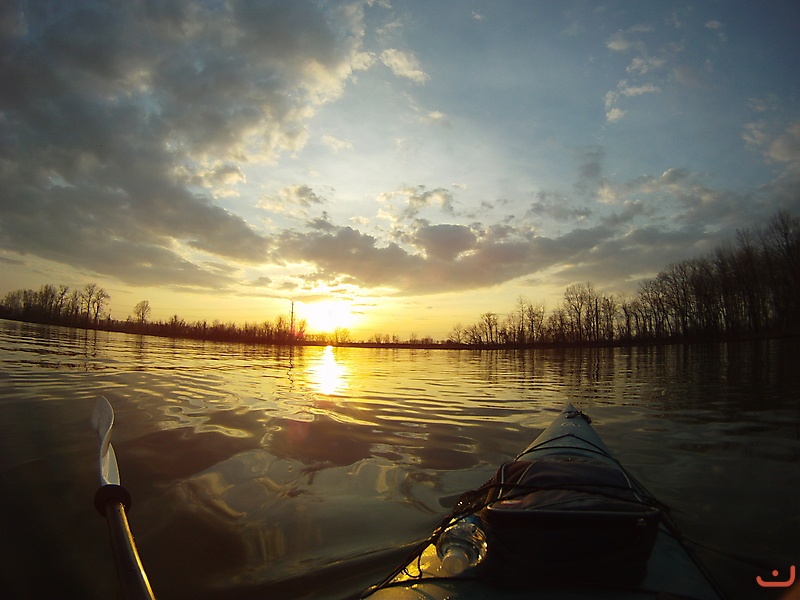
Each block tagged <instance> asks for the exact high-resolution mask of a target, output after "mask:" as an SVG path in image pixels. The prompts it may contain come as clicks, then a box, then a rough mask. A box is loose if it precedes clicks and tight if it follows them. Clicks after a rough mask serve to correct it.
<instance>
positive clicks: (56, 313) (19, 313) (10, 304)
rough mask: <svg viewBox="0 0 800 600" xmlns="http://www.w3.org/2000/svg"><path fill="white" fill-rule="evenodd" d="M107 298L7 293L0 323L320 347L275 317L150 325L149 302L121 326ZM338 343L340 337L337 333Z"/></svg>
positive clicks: (61, 289) (89, 287)
mask: <svg viewBox="0 0 800 600" xmlns="http://www.w3.org/2000/svg"><path fill="white" fill-rule="evenodd" d="M110 299H111V296H110V295H109V294H108V293H107V292H106V291H105V290H104V289H103V288H101V287H99V286H98V285H97V284H96V283H88V284H86V285H85V286H83V287H82V288H78V289H70V288H69V286H66V285H59V286H55V285H52V284H45V285H43V286H41V288H39V289H38V290H16V291H13V292H8V293H7V294H6V295H5V297H4V298H3V300H2V302H0V318H6V319H16V320H20V321H28V322H33V323H43V324H49V325H65V326H69V327H85V328H90V329H103V330H108V331H120V332H124V333H139V334H145V335H158V336H163V337H175V338H194V339H205V340H215V341H224V342H249V343H264V344H291V343H298V342H301V341H308V342H310V343H317V342H322V341H325V340H319V339H317V336H307V335H306V331H305V330H306V322H305V320H303V319H301V320H299V321H297V322H295V321H294V320H293V319H292V318H290V317H286V316H283V315H281V316H278V317H277V318H276V319H275V320H274V321H272V322H270V321H264V322H263V323H258V324H251V323H245V324H244V325H239V324H236V323H222V322H220V321H215V322H213V323H208V321H205V320H203V321H195V322H191V323H190V322H187V321H186V320H185V319H183V318H181V317H179V316H178V315H173V316H172V317H171V318H170V319H168V320H166V321H161V320H159V321H151V320H150V313H151V311H152V309H151V306H150V302H149V301H148V300H142V301H140V302H138V303H137V304H136V305H135V306H134V307H133V313H132V314H131V315H130V316H128V318H127V319H126V320H124V321H120V320H115V319H112V318H111V315H110V314H109V313H108V311H107V308H108V303H109V301H110ZM337 335H338V336H339V337H337V339H341V337H342V335H343V334H342V333H341V332H338V333H337Z"/></svg>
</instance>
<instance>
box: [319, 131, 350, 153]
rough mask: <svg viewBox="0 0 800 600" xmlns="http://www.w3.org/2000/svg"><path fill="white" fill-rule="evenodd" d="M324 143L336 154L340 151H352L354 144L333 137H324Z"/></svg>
mask: <svg viewBox="0 0 800 600" xmlns="http://www.w3.org/2000/svg"><path fill="white" fill-rule="evenodd" d="M322 143H323V144H325V145H326V146H328V147H329V148H330V149H331V150H333V151H334V152H339V151H340V150H352V149H353V143H352V142H348V141H346V140H340V139H339V138H336V137H334V136H332V135H323V136H322Z"/></svg>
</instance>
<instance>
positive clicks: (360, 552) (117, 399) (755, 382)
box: [0, 321, 800, 600]
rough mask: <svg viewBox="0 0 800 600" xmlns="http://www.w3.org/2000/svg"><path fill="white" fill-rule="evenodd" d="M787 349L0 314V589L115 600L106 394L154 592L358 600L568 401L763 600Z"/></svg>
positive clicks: (780, 529)
mask: <svg viewBox="0 0 800 600" xmlns="http://www.w3.org/2000/svg"><path fill="white" fill-rule="evenodd" d="M799 350H800V341H798V340H776V341H772V342H760V343H752V344H737V345H706V346H691V347H683V346H667V347H658V348H630V349H629V348H616V349H596V350H587V349H583V350H547V351H538V350H537V351H518V352H504V351H483V352H473V351H464V350H461V351H455V350H453V351H451V350H407V349H404V350H388V349H381V350H372V349H346V348H336V349H331V348H327V349H325V348H295V349H294V351H293V352H291V353H290V352H289V350H288V349H276V348H271V347H256V346H245V345H230V344H216V343H208V342H198V341H186V340H177V341H176V340H168V339H161V338H153V337H142V336H130V335H123V334H114V333H105V332H86V331H81V330H72V329H65V328H57V327H45V326H38V325H28V324H21V323H15V322H9V321H0V432H2V434H1V435H0V485H1V486H2V488H1V490H2V493H1V494H0V514H2V516H3V534H2V536H0V574H1V575H2V581H3V595H4V597H11V598H43V597H53V598H55V597H82V598H87V599H92V598H113V597H115V594H116V576H115V571H114V565H113V562H112V559H111V555H110V545H109V540H108V533H107V530H106V528H105V522H104V520H103V519H102V518H101V517H100V516H99V515H98V514H97V513H96V512H95V511H94V508H93V505H92V498H93V494H94V491H95V489H96V487H97V483H98V482H97V461H98V459H97V452H98V447H97V442H96V440H95V437H94V434H93V432H92V430H91V426H90V416H91V412H92V408H93V406H94V402H95V399H96V397H97V395H98V394H103V395H105V396H106V397H107V398H108V399H109V400H110V401H111V403H112V405H113V406H114V409H115V412H116V423H115V425H114V433H113V442H114V446H115V448H116V451H117V457H118V459H119V466H120V472H121V476H122V481H123V483H124V484H125V486H126V487H127V488H128V489H129V490H130V492H131V493H132V495H133V499H134V503H133V507H132V509H131V511H130V513H129V518H130V521H131V526H132V528H133V530H134V534H135V536H136V540H137V543H138V546H139V550H140V553H141V555H142V559H143V561H144V564H145V566H146V568H147V570H148V573H149V576H150V580H151V582H152V584H153V586H154V588H155V590H156V593H157V594H158V596H159V598H160V599H162V600H165V599H166V600H169V599H178V598H192V599H201V598H342V597H346V596H348V595H349V594H353V593H354V592H357V591H359V590H360V589H362V588H364V587H367V586H368V585H370V584H371V583H374V582H375V581H377V580H379V579H381V578H382V576H383V575H385V574H386V573H387V572H388V571H389V570H391V567H393V566H394V565H395V562H396V561H397V560H399V557H401V556H402V549H403V547H405V546H406V545H407V544H409V543H411V542H413V541H415V540H416V539H418V538H421V537H425V536H426V535H427V533H428V532H429V530H430V527H431V524H432V523H434V522H436V521H438V520H439V518H440V517H441V515H443V514H444V513H445V512H446V511H447V507H446V506H444V505H446V504H447V501H446V499H447V498H448V497H450V496H452V495H454V494H458V493H459V492H461V491H463V490H464V489H466V488H469V487H475V486H477V485H480V484H481V483H483V482H484V481H485V480H486V479H488V478H489V477H490V476H491V475H492V474H493V473H494V471H495V469H496V468H497V466H498V465H499V463H501V462H502V461H504V460H507V459H509V458H510V457H513V456H514V455H515V454H516V453H517V452H519V451H520V450H521V449H522V448H524V447H525V446H526V445H527V444H528V442H530V441H531V440H532V439H533V438H534V437H535V436H536V435H537V434H538V433H539V432H540V431H541V430H542V429H543V428H544V427H545V426H546V425H547V424H549V423H550V421H551V420H552V419H553V417H554V416H555V414H556V413H557V412H558V411H559V410H560V408H561V406H562V405H563V403H564V402H565V401H568V400H569V401H572V402H573V403H574V404H575V405H576V406H578V407H579V408H581V409H583V410H585V411H586V412H588V413H589V414H590V415H591V416H592V418H593V420H594V424H595V426H596V428H597V430H598V431H599V433H600V435H601V436H602V437H603V439H604V440H605V441H606V443H607V445H608V446H609V447H610V448H611V449H612V450H613V451H614V452H615V453H616V455H617V457H618V458H619V459H620V460H621V461H622V462H623V463H624V464H625V465H627V466H628V467H629V469H630V470H631V471H633V472H634V474H636V475H637V476H638V477H639V479H640V480H642V482H643V483H644V484H645V485H646V486H647V487H648V488H650V490H651V491H652V492H653V493H654V494H655V495H656V496H657V497H659V498H660V499H661V500H662V501H664V502H666V503H667V504H669V505H670V506H671V507H672V508H673V516H674V518H675V520H676V521H677V522H678V524H679V525H680V526H681V528H682V529H683V531H684V533H685V534H686V535H687V536H688V537H689V538H691V539H693V540H695V541H696V542H698V543H700V544H702V545H703V546H708V547H711V548H713V549H715V550H717V551H719V552H717V551H710V550H707V549H703V548H701V549H700V552H701V557H702V558H703V559H704V561H705V562H706V563H707V564H708V566H709V568H711V569H712V571H713V572H714V574H715V575H716V576H717V578H718V579H719V580H720V582H721V583H722V584H723V585H724V586H726V587H727V589H728V591H729V593H730V595H731V597H733V598H743V599H744V598H748V599H750V598H775V597H778V595H777V594H776V590H774V589H773V590H766V589H763V588H759V587H758V586H757V585H756V583H755V577H756V575H762V576H764V577H765V578H768V577H769V576H770V571H771V570H772V569H773V568H775V569H781V570H782V571H781V572H787V570H788V567H789V565H791V564H795V565H798V563H800V508H799V507H800V469H798V463H800V383H798V378H797V374H798V367H800V360H798V358H797V357H798V356H800V354H798V351H799ZM443 499H444V500H443ZM799 566H800V565H799Z"/></svg>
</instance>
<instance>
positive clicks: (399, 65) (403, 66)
mask: <svg viewBox="0 0 800 600" xmlns="http://www.w3.org/2000/svg"><path fill="white" fill-rule="evenodd" d="M381 61H382V62H383V64H384V65H386V66H387V67H389V68H390V69H391V70H392V73H394V74H395V75H397V76H398V77H405V78H406V79H410V80H411V81H413V82H414V83H416V84H417V85H423V84H424V83H425V82H426V81H428V79H430V77H429V76H428V74H427V73H425V71H423V70H422V69H420V68H419V61H418V60H417V57H416V56H414V54H413V53H411V52H403V51H401V50H396V49H394V48H389V49H387V50H384V51H383V52H381Z"/></svg>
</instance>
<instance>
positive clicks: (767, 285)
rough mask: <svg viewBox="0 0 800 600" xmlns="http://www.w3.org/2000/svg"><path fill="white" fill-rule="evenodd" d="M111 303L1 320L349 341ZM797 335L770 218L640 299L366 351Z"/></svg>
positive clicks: (594, 301)
mask: <svg viewBox="0 0 800 600" xmlns="http://www.w3.org/2000/svg"><path fill="white" fill-rule="evenodd" d="M109 300H110V296H109V294H108V293H107V292H106V291H105V290H104V289H103V288H101V287H99V286H98V285H97V284H96V283H88V284H86V285H85V286H83V287H82V288H79V289H70V288H69V287H68V286H65V285H59V286H54V285H50V284H47V285H43V286H42V287H41V288H40V289H39V290H17V291H13V292H9V293H7V294H6V296H5V297H4V298H3V300H2V302H0V318H9V319H17V320H21V321H32V322H38V323H46V324H53V325H67V326H72V327H87V328H96V329H107V330H113V331H121V332H126V333H140V334H149V335H159V336H166V337H181V338H196V339H207V340H217V341H229V342H247V343H264V344H297V343H306V344H327V343H330V344H334V345H347V344H353V342H352V341H351V338H350V332H349V331H347V330H346V329H341V328H340V329H337V330H336V331H335V332H333V333H331V334H309V333H308V332H306V322H305V320H300V321H298V322H295V319H294V316H293V314H292V316H291V317H287V316H285V315H280V316H278V317H277V318H275V319H274V320H273V321H264V322H262V323H253V324H251V323H245V324H244V325H239V324H236V323H221V322H219V321H215V322H213V323H208V322H207V321H205V320H203V321H195V322H191V323H190V322H187V321H186V320H184V319H182V318H181V317H179V316H178V315H173V316H172V317H171V318H170V319H168V320H166V321H151V320H150V313H151V307H150V302H149V301H147V300H142V301H140V302H138V303H137V304H136V305H135V306H134V307H133V312H132V314H131V315H130V316H128V318H127V319H126V320H124V321H119V320H113V319H111V316H110V314H109V313H108V311H107V308H108V303H109ZM778 335H800V218H798V217H794V216H790V215H789V214H788V213H786V212H778V213H777V214H776V215H775V216H774V217H773V218H772V219H771V220H770V222H769V224H768V225H767V226H765V227H763V228H752V229H749V230H745V231H739V232H737V234H736V238H735V242H732V243H730V242H729V243H726V244H723V245H722V246H720V247H718V248H716V249H715V250H714V251H713V252H711V253H709V254H708V255H707V256H705V257H702V258H695V259H691V260H686V261H682V262H678V263H674V264H672V265H669V266H668V267H667V268H665V269H664V270H663V271H661V272H660V273H658V274H657V275H656V276H655V277H653V278H649V279H645V280H644V281H642V282H641V283H640V285H639V290H638V292H637V293H636V294H635V295H634V296H633V297H629V296H627V295H625V294H609V293H606V292H598V291H596V290H595V288H594V286H593V285H592V284H591V283H585V284H584V283H575V284H572V285H569V286H567V288H566V289H565V290H564V294H563V299H562V302H561V305H560V306H558V307H556V308H555V310H553V311H551V312H549V313H548V311H547V310H546V309H545V306H544V304H534V303H533V302H531V301H530V300H528V299H527V298H525V297H520V298H518V299H517V302H516V305H515V306H514V308H513V309H512V311H511V312H510V313H508V314H507V315H505V316H500V315H498V314H497V313H495V312H486V313H484V314H483V315H481V317H480V319H479V320H478V321H477V322H476V323H473V324H472V325H468V326H466V327H465V326H462V325H460V324H459V325H456V326H454V327H453V329H452V331H451V332H450V335H449V336H448V338H447V340H443V341H439V342H437V341H434V340H433V339H432V338H430V337H425V338H418V337H417V336H415V335H414V336H412V338H411V339H410V340H407V341H401V340H400V339H399V338H398V336H396V335H394V336H389V335H385V334H375V335H374V336H373V337H372V338H370V340H369V341H368V342H363V343H364V344H366V345H370V346H403V345H408V346H445V347H465V346H466V347H479V348H480V347H529V346H537V345H570V344H578V345H579V344H612V343H651V342H662V341H667V342H668V341H712V340H727V339H742V338H748V337H767V336H778Z"/></svg>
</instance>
